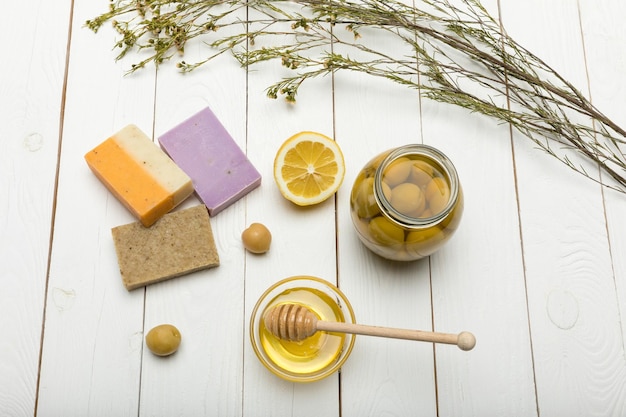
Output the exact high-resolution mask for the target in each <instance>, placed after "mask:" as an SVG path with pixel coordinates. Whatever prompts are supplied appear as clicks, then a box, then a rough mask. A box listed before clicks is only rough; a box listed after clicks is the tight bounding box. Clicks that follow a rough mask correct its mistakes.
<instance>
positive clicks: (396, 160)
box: [350, 144, 463, 261]
mask: <svg viewBox="0 0 626 417" xmlns="http://www.w3.org/2000/svg"><path fill="white" fill-rule="evenodd" d="M350 214H351V217H352V223H353V224H354V227H355V229H356V231H357V235H358V237H359V239H360V240H361V241H362V242H363V244H364V245H365V246H366V247H367V248H368V249H370V250H371V251H372V252H374V253H376V254H378V255H380V256H382V257H384V258H387V259H391V260H397V261H413V260H417V259H421V258H424V257H426V256H429V255H431V254H433V253H434V252H436V251H437V250H439V249H440V248H441V247H442V246H443V245H444V244H445V243H446V242H447V241H448V240H449V239H450V238H451V237H452V235H453V233H454V232H455V231H456V229H457V228H458V226H459V222H460V221H461V216H462V214H463V190H462V188H461V183H460V181H459V177H458V174H457V171H456V169H455V167H454V165H453V164H452V162H451V161H450V159H448V157H447V156H446V155H444V154H443V153H442V152H441V151H439V150H438V149H435V148H433V147H431V146H427V145H421V144H412V145H405V146H401V147H398V148H394V149H390V150H388V151H385V152H383V153H381V154H379V155H378V156H376V157H374V158H373V159H372V160H370V161H369V162H368V163H367V164H366V165H365V166H364V167H363V169H362V170H361V171H360V172H359V174H358V175H357V177H356V179H355V181H354V184H353V186H352V191H351V193H350Z"/></svg>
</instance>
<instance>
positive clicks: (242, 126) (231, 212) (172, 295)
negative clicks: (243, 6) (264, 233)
mask: <svg viewBox="0 0 626 417" xmlns="http://www.w3.org/2000/svg"><path fill="white" fill-rule="evenodd" d="M226 30H227V29H224V30H220V31H219V35H220V36H225V35H226V32H225V31H226ZM209 53H211V50H210V49H209V48H208V47H206V45H204V44H202V43H201V42H200V39H197V40H196V41H194V42H193V44H189V45H188V46H187V47H186V51H185V55H184V59H185V60H186V61H187V62H194V60H196V59H198V60H199V59H202V58H204V57H206V56H208V54H209ZM245 77H246V72H245V70H244V69H242V68H240V67H239V65H238V64H237V62H236V61H235V60H234V59H232V57H230V56H229V55H228V54H226V55H223V56H221V57H220V58H219V59H217V60H215V61H213V62H211V63H209V64H207V65H206V66H205V67H202V68H198V69H197V70H195V71H194V72H191V73H189V74H181V73H180V72H179V71H178V70H177V69H176V68H175V65H174V63H171V65H170V64H168V65H165V66H163V67H161V68H160V69H159V71H158V77H157V95H156V114H155V139H156V138H158V136H160V135H161V134H163V133H165V132H166V131H168V130H169V129H171V128H173V127H175V126H176V125H178V124H179V123H181V122H183V121H184V120H186V119H187V118H189V117H190V116H192V115H194V114H195V113H197V112H199V111H200V110H202V109H204V108H205V107H207V106H208V107H210V108H211V109H212V111H213V112H214V113H215V115H216V116H217V118H218V119H219V120H220V121H221V123H222V124H223V125H224V127H225V128H226V130H227V131H228V132H229V133H230V135H231V136H232V137H233V139H234V140H235V141H236V142H237V144H238V145H239V146H240V148H241V149H242V150H244V151H245V149H246V101H245V100H246V82H245ZM253 162H254V161H253ZM255 192H256V190H255V191H253V193H255ZM246 199H247V197H244V198H243V199H241V200H239V201H238V202H236V203H235V204H233V205H231V206H230V207H228V208H226V209H225V210H224V211H222V212H220V213H219V214H217V215H216V216H214V217H212V218H211V227H212V229H213V235H214V238H215V243H216V246H217V248H218V253H219V257H220V265H219V266H218V267H216V268H213V269H212V270H207V271H201V272H198V273H194V274H191V275H189V276H184V277H180V278H177V279H174V280H172V281H171V282H168V283H165V282H164V283H162V284H159V285H153V286H151V287H149V288H148V289H147V293H146V310H145V332H147V331H148V330H149V329H150V328H151V327H153V326H155V325H158V324H161V323H172V324H174V325H175V326H177V327H178V328H179V330H180V331H181V333H182V337H183V342H182V344H181V347H180V349H179V351H178V352H176V354H174V355H173V356H171V357H169V358H159V357H156V356H154V355H152V354H151V353H150V352H148V351H146V350H144V353H143V366H142V379H141V381H142V383H141V405H140V407H141V410H140V415H147V416H148V415H188V416H200V415H228V416H236V415H241V403H242V394H243V371H242V355H243V345H244V342H245V341H246V340H245V339H244V336H245V333H244V328H243V318H244V306H243V300H244V271H245V258H244V253H243V250H242V247H241V239H240V237H239V235H240V233H241V231H242V230H243V228H244V219H245V209H246ZM199 203H200V201H199V199H198V197H197V196H195V195H194V196H193V197H192V198H190V199H189V200H187V201H186V202H185V203H184V204H183V205H182V206H181V209H182V208H185V207H189V206H192V205H196V204H199Z"/></svg>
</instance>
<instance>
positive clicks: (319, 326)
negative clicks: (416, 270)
mask: <svg viewBox="0 0 626 417" xmlns="http://www.w3.org/2000/svg"><path fill="white" fill-rule="evenodd" d="M263 322H264V323H265V327H266V328H267V329H268V330H269V331H270V333H272V334H273V335H274V336H276V337H278V338H279V339H283V340H289V341H294V342H297V341H301V340H304V339H306V338H307V337H309V336H312V335H313V334H315V333H316V332H317V331H319V330H324V331H327V332H335V333H350V334H360V335H366V336H379V337H390V338H395V339H408V340H419V341H423V342H433V343H447V344H450V345H457V346H458V347H459V349H461V350H472V349H473V348H474V346H475V345H476V338H475V337H474V335H473V334H472V333H470V332H461V333H459V334H451V333H439V332H427V331H422V330H405V329H394V328H390V327H379V326H366V325H363V324H353V323H341V322H334V321H323V320H318V318H317V316H316V315H315V314H314V313H313V312H312V311H311V310H309V309H308V308H306V307H305V306H303V305H299V304H280V305H277V306H275V307H273V308H272V309H270V310H269V311H268V312H267V313H265V316H264V317H263Z"/></svg>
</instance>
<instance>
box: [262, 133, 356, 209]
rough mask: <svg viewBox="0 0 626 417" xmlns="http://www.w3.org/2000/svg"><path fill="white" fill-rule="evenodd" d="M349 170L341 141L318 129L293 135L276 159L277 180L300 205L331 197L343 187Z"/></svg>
mask: <svg viewBox="0 0 626 417" xmlns="http://www.w3.org/2000/svg"><path fill="white" fill-rule="evenodd" d="M345 172H346V167H345V164H344V159H343V154H342V153H341V149H340V148H339V145H337V142H335V141H334V140H332V139H331V138H329V137H327V136H324V135H322V134H321V133H316V132H300V133H297V134H295V135H293V136H292V137H290V138H289V139H287V140H286V141H285V143H283V144H282V146H281V147H280V149H279V150H278V152H277V153H276V158H275V159H274V180H275V181H276V185H278V189H279V190H280V193H281V194H282V195H283V196H284V197H285V198H286V199H287V200H289V201H291V202H293V203H295V204H297V205H299V206H310V205H313V204H317V203H321V202H322V201H324V200H326V199H328V198H329V197H330V196H332V195H333V194H334V193H335V192H336V191H337V190H338V189H339V186H340V185H341V183H342V181H343V177H344V174H345Z"/></svg>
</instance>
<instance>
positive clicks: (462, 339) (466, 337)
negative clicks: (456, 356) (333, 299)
mask: <svg viewBox="0 0 626 417" xmlns="http://www.w3.org/2000/svg"><path fill="white" fill-rule="evenodd" d="M317 330H325V331H327V332H337V333H351V334H360V335H365V336H378V337H390V338H394V339H407V340H418V341H422V342H433V343H446V344H449V345H457V346H458V347H459V349H461V350H472V349H473V348H474V346H475V345H476V338H475V337H474V335H473V334H472V333H470V332H461V333H459V334H452V333H439V332H427V331H423V330H407V329H394V328H391V327H379V326H366V325H363V324H352V323H340V322H333V321H321V320H320V321H318V322H317Z"/></svg>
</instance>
